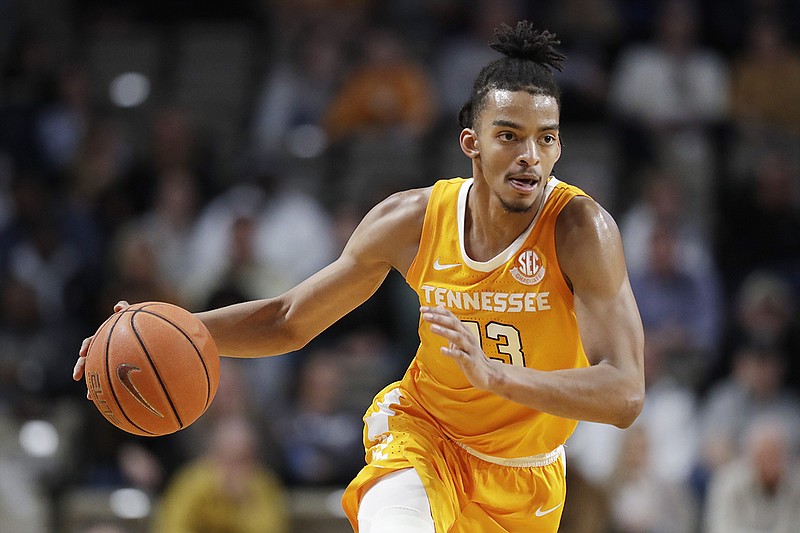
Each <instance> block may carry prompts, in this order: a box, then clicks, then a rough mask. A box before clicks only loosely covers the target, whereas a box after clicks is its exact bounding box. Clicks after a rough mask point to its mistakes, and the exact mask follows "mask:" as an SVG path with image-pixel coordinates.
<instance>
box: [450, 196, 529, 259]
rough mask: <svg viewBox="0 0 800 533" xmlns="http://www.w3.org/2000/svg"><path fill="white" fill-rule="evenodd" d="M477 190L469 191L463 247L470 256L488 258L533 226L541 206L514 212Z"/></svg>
mask: <svg viewBox="0 0 800 533" xmlns="http://www.w3.org/2000/svg"><path fill="white" fill-rule="evenodd" d="M473 189H475V186H474V185H473ZM474 192H475V191H474V190H473V191H470V194H469V195H468V196H467V206H466V213H465V220H464V240H465V242H464V246H465V248H466V251H467V254H468V255H469V257H470V258H472V259H474V260H475V261H488V260H490V259H492V258H493V257H495V256H497V254H499V253H500V252H502V251H503V250H505V249H506V248H508V247H509V246H510V245H511V243H513V242H514V241H515V240H516V239H517V237H519V236H520V235H521V234H522V233H524V232H525V230H527V229H528V227H530V225H531V223H532V222H533V220H534V218H536V215H537V214H538V212H539V208H540V207H541V206H540V205H539V203H538V202H537V205H536V208H534V209H531V210H529V211H525V212H521V213H514V212H510V211H509V210H507V209H506V208H504V207H503V206H502V204H501V203H500V201H499V200H497V199H496V198H493V197H491V196H489V195H483V194H474Z"/></svg>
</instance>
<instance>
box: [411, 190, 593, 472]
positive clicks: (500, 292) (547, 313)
mask: <svg viewBox="0 0 800 533" xmlns="http://www.w3.org/2000/svg"><path fill="white" fill-rule="evenodd" d="M471 185H472V180H471V179H463V178H455V179H450V180H442V181H439V182H437V183H436V184H435V185H434V187H433V190H432V192H431V197H430V200H429V202H428V207H427V210H426V213H425V221H424V224H423V229H422V237H421V241H420V247H419V252H418V253H417V256H416V258H415V259H414V262H413V263H412V265H411V268H410V269H409V271H408V273H407V276H406V279H407V281H408V283H409V285H411V287H412V288H413V289H414V290H415V291H416V292H417V294H418V295H419V300H420V303H421V304H422V305H427V306H442V307H445V308H447V309H449V310H450V311H452V312H453V313H454V314H455V315H456V316H457V317H458V318H460V319H461V320H462V321H463V322H464V323H465V324H467V326H468V327H469V328H470V329H472V331H473V332H474V334H475V335H478V336H480V339H481V345H482V347H483V351H484V352H485V353H486V355H487V356H488V357H490V358H493V359H498V360H501V361H503V362H504V363H507V364H512V365H519V366H526V367H529V368H534V369H538V370H544V371H549V370H558V369H566V368H578V367H585V366H588V361H587V360H586V355H585V353H584V351H583V346H582V345H581V341H580V334H579V332H578V325H577V321H576V318H575V311H574V303H573V295H572V292H571V291H570V289H569V287H568V286H567V283H566V282H565V280H564V277H563V275H562V273H561V270H560V268H559V265H558V260H557V258H556V248H555V225H556V219H557V218H558V214H559V213H560V212H561V209H563V208H564V206H565V205H566V204H567V202H569V200H570V199H571V198H573V197H575V196H576V195H583V196H585V193H584V192H583V191H581V190H580V189H578V188H576V187H573V186H571V185H567V184H565V183H563V182H561V181H559V180H557V179H556V178H553V177H551V178H550V180H549V182H548V184H547V186H546V190H545V195H546V198H545V201H544V205H543V207H542V209H541V212H540V213H539V214H538V216H537V217H536V219H535V220H534V221H533V223H532V224H531V225H530V227H529V228H528V229H527V230H526V231H525V232H524V233H523V234H522V235H520V236H519V238H517V239H516V240H515V241H514V242H513V243H512V244H511V245H510V246H509V247H508V248H507V249H506V250H504V251H503V252H501V253H500V254H499V255H497V256H496V257H494V258H493V259H491V260H489V261H485V262H478V261H474V260H472V259H471V258H469V257H468V256H467V253H466V251H465V245H464V222H465V215H466V202H467V193H468V191H469V188H470V187H471ZM419 335H420V341H421V342H420V346H419V349H418V351H417V354H416V357H415V358H414V360H413V361H412V363H411V366H410V367H409V369H408V371H407V372H406V374H405V376H404V377H403V379H402V381H401V385H400V386H401V388H403V389H404V390H405V391H407V392H408V393H409V394H410V395H411V396H412V397H413V398H415V399H416V401H417V402H418V403H419V404H420V406H422V407H423V408H424V409H426V410H427V411H428V412H430V414H431V415H433V417H434V418H435V419H436V420H437V421H438V423H439V424H440V425H441V427H442V430H443V431H444V433H445V434H446V435H447V436H448V437H449V438H451V439H453V440H455V441H456V442H458V443H460V444H462V445H466V446H468V447H469V448H471V449H472V450H474V451H476V452H478V453H479V454H486V455H490V456H494V457H502V458H515V457H527V456H532V455H538V454H542V453H546V452H550V451H552V450H555V449H556V448H557V447H558V446H559V445H561V444H563V443H564V442H565V441H566V440H567V438H568V437H569V436H570V435H571V434H572V432H573V430H574V429H575V426H576V424H577V422H576V421H574V420H568V419H564V418H560V417H556V416H552V415H549V414H545V413H542V412H539V411H536V410H534V409H531V408H529V407H525V406H523V405H521V404H518V403H515V402H512V401H509V400H506V399H504V398H501V397H500V396H497V395H495V394H492V393H489V392H485V391H480V390H476V389H475V388H473V387H472V386H471V385H470V383H469V382H468V381H467V379H466V377H465V376H464V374H463V373H462V371H461V370H460V369H459V368H458V366H457V365H456V363H455V362H453V361H452V360H451V359H450V358H448V357H446V356H444V355H442V354H441V352H440V348H441V347H442V346H444V344H445V341H444V339H442V338H441V337H439V336H438V335H435V334H433V333H432V332H431V331H430V326H429V325H427V324H426V323H424V322H422V321H420V327H419Z"/></svg>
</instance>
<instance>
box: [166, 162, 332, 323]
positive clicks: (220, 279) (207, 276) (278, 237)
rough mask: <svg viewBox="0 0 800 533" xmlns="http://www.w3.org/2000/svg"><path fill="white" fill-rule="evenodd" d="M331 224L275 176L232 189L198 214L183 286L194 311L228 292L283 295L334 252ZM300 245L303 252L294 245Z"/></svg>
mask: <svg viewBox="0 0 800 533" xmlns="http://www.w3.org/2000/svg"><path fill="white" fill-rule="evenodd" d="M332 225H333V223H332V221H331V217H330V215H329V213H328V211H327V210H326V209H325V207H324V206H323V205H322V204H321V203H320V202H319V201H318V200H317V199H316V198H315V197H313V196H311V195H310V194H307V193H305V192H303V191H301V190H298V189H296V188H294V187H292V186H291V185H289V184H288V183H285V182H283V181H282V180H281V179H280V178H279V177H278V176H275V175H272V174H267V173H263V174H259V175H258V178H257V179H256V180H253V182H243V183H241V184H239V185H236V186H233V187H231V188H229V189H228V190H226V191H225V192H223V193H222V194H220V195H218V196H217V197H216V198H214V199H212V200H211V201H210V202H209V203H208V204H207V205H206V206H205V207H204V208H203V209H202V211H201V212H200V215H199V217H198V218H197V221H196V226H195V230H194V232H193V237H192V239H191V242H190V243H189V252H188V253H189V264H190V265H191V267H190V268H189V270H188V271H187V272H185V275H184V281H183V282H182V284H181V290H182V294H183V295H184V296H185V297H186V298H187V301H188V302H189V305H190V306H191V307H197V306H201V305H203V304H205V303H206V302H207V299H208V298H209V297H210V295H211V294H213V293H214V292H216V291H218V290H219V289H221V288H223V287H228V288H230V287H235V288H236V289H237V290H238V292H240V293H242V294H244V295H245V296H246V297H247V298H263V297H266V296H272V295H275V294H279V293H280V292H281V291H283V290H286V289H287V288H288V287H291V286H293V285H294V284H296V283H298V282H299V281H300V280H302V279H305V277H307V276H309V275H311V274H313V273H314V272H316V271H317V270H319V269H320V268H321V267H322V266H324V265H325V264H327V262H328V261H329V260H330V259H331V257H332V256H333V254H335V253H336V250H335V246H336V245H335V242H334V237H333V230H332ZM296 243H302V244H303V247H304V248H303V252H302V253H299V252H298V251H297V248H296V247H295V246H294V245H295V244H296Z"/></svg>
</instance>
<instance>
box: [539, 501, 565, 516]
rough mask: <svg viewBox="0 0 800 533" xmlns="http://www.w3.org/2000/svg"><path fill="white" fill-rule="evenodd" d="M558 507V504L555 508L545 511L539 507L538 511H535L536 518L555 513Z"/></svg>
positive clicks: (559, 505)
mask: <svg viewBox="0 0 800 533" xmlns="http://www.w3.org/2000/svg"><path fill="white" fill-rule="evenodd" d="M559 507H561V504H560V503H559V504H558V505H556V506H555V507H552V508H550V509H548V510H546V511H542V508H541V506H540V507H539V508H538V509H536V516H545V515H548V514H550V513H552V512H553V511H555V510H556V509H558V508H559Z"/></svg>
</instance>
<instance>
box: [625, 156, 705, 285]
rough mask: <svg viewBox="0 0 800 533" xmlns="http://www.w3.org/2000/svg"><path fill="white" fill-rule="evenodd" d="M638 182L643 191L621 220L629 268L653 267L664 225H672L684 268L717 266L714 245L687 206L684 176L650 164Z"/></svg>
mask: <svg viewBox="0 0 800 533" xmlns="http://www.w3.org/2000/svg"><path fill="white" fill-rule="evenodd" d="M636 181H637V182H638V183H641V193H640V194H639V196H638V198H637V199H636V200H635V201H634V203H633V204H632V205H631V206H630V207H629V208H628V210H627V211H626V212H625V215H624V216H623V217H622V219H621V221H620V232H621V233H622V242H623V243H624V244H625V261H626V263H627V264H628V270H630V271H631V272H639V271H643V270H646V269H648V268H649V267H650V262H651V261H652V257H651V253H650V252H651V243H652V240H653V234H654V232H655V231H656V229H657V228H658V227H663V226H669V227H670V228H672V230H673V232H674V234H675V238H676V242H675V253H676V254H677V261H678V262H679V263H680V264H681V265H683V266H684V268H686V269H687V270H688V271H691V272H705V271H708V270H710V269H713V268H714V267H713V260H712V257H711V250H712V244H711V242H709V239H708V237H707V235H705V234H704V233H703V231H702V225H700V224H697V220H696V218H693V217H692V213H687V212H686V211H685V210H684V209H683V206H684V203H685V201H686V198H685V193H684V188H683V185H682V184H681V181H680V179H679V178H678V177H677V176H675V175H674V174H672V173H671V172H669V171H668V170H666V169H664V168H660V167H648V168H647V169H645V170H643V171H642V172H641V174H640V175H639V176H638V177H637V178H636ZM706 216H708V215H707V214H706Z"/></svg>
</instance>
